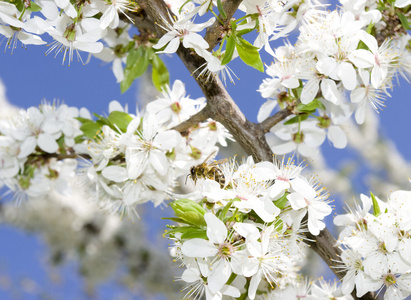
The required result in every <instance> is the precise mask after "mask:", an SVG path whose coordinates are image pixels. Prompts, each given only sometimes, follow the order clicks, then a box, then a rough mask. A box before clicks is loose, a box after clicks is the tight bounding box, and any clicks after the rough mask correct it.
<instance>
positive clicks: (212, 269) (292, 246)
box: [166, 157, 332, 300]
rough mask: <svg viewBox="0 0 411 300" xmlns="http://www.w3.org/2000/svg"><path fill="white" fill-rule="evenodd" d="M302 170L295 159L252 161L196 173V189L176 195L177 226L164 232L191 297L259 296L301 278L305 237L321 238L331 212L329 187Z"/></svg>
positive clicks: (188, 295) (172, 204)
mask: <svg viewBox="0 0 411 300" xmlns="http://www.w3.org/2000/svg"><path fill="white" fill-rule="evenodd" d="M211 166H212V165H211ZM200 168H206V167H205V166H204V165H203V166H201V165H200ZM215 168H217V169H215ZM302 170H303V167H302V166H301V165H295V164H294V163H293V161H292V160H291V158H290V159H288V161H287V162H285V161H284V159H283V160H282V162H281V163H271V162H260V163H254V161H253V159H252V158H251V157H249V158H248V159H247V160H246V161H244V162H243V163H242V164H240V165H237V164H236V163H235V162H234V161H231V162H228V163H224V164H222V165H221V166H219V167H216V166H215V167H213V168H211V169H210V170H209V172H208V173H206V174H204V175H203V176H200V174H199V173H195V172H193V173H194V174H196V176H195V178H193V179H195V183H196V185H195V191H194V192H192V193H189V194H186V195H174V197H175V198H176V200H175V201H173V202H171V204H170V205H171V207H172V208H173V209H174V212H175V217H174V218H171V219H172V220H174V221H176V222H177V223H179V226H169V227H170V230H169V231H167V233H166V234H167V235H168V236H169V237H170V238H171V239H172V240H174V243H175V245H174V246H173V247H172V248H171V254H172V256H174V257H176V259H179V260H180V261H181V263H182V264H183V265H184V266H185V268H186V269H185V271H184V272H183V274H182V276H181V279H182V280H183V281H185V282H186V283H188V284H189V285H188V287H187V288H186V289H187V290H188V292H186V296H185V297H186V298H188V297H193V298H194V299H197V297H200V296H201V295H203V294H205V295H206V298H207V300H208V299H222V297H223V295H228V296H232V297H236V298H238V297H240V295H241V294H243V293H247V295H248V297H249V298H250V299H255V298H256V295H257V291H260V292H264V291H265V292H266V291H267V288H268V287H269V286H271V287H273V288H274V287H276V288H278V289H283V288H285V286H286V284H285V282H289V280H292V279H293V278H296V276H297V271H298V263H301V261H303V258H304V254H303V253H304V252H303V248H304V247H303V243H302V239H303V238H302V233H303V232H307V231H309V232H310V233H311V234H313V235H318V234H319V232H320V230H322V229H323V228H324V227H325V224H324V223H323V221H322V220H323V219H324V217H325V216H327V215H329V214H330V213H331V211H332V208H331V206H330V205H329V200H328V194H327V193H326V192H325V191H324V188H321V187H320V185H319V183H318V182H317V181H316V180H315V179H314V178H313V177H312V178H311V179H309V180H308V179H306V178H305V177H304V176H303V175H302V174H301V172H302ZM220 172H221V173H220ZM193 173H192V174H191V175H192V177H194V175H193ZM221 178H224V180H222V179H221ZM246 278H248V279H249V284H247V287H245V284H246V281H247V280H246Z"/></svg>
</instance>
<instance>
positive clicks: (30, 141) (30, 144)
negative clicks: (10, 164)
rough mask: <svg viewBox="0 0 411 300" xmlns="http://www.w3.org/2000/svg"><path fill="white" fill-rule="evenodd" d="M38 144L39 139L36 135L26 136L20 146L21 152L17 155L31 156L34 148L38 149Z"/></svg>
mask: <svg viewBox="0 0 411 300" xmlns="http://www.w3.org/2000/svg"><path fill="white" fill-rule="evenodd" d="M36 146H37V140H36V138H35V137H34V136H30V137H28V138H26V139H25V140H24V142H23V144H21V146H20V153H19V155H18V156H17V157H18V158H24V157H27V156H29V155H30V154H31V153H33V152H34V149H36Z"/></svg>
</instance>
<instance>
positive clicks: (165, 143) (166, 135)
mask: <svg viewBox="0 0 411 300" xmlns="http://www.w3.org/2000/svg"><path fill="white" fill-rule="evenodd" d="M180 141H181V135H180V133H178V132H177V131H176V130H167V131H164V132H160V133H158V134H157V135H156V137H155V138H154V141H153V142H154V144H155V145H156V147H158V148H160V149H161V150H171V149H172V148H174V147H175V146H177V144H178V143H179V142H180Z"/></svg>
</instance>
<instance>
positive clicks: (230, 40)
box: [221, 35, 235, 65]
mask: <svg viewBox="0 0 411 300" xmlns="http://www.w3.org/2000/svg"><path fill="white" fill-rule="evenodd" d="M234 49H235V39H234V35H230V36H229V37H227V44H226V46H225V53H224V56H223V59H222V60H221V65H226V64H228V63H229V62H230V61H231V59H232V58H233V54H234Z"/></svg>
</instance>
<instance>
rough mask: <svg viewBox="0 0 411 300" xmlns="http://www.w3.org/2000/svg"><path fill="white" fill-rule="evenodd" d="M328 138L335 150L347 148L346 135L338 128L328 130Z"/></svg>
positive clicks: (331, 127)
mask: <svg viewBox="0 0 411 300" xmlns="http://www.w3.org/2000/svg"><path fill="white" fill-rule="evenodd" d="M328 138H329V139H330V141H331V142H332V143H333V145H334V147H335V148H338V149H344V148H345V147H346V146H347V135H346V134H345V132H344V131H343V130H342V129H341V128H340V127H339V126H330V128H328Z"/></svg>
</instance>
